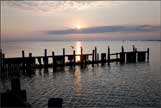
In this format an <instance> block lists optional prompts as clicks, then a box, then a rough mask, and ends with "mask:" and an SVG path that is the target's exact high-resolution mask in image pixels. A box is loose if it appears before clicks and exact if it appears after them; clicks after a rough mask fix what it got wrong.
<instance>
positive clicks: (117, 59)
mask: <svg viewBox="0 0 161 108" xmlns="http://www.w3.org/2000/svg"><path fill="white" fill-rule="evenodd" d="M117 62H118V53H116V64H117Z"/></svg>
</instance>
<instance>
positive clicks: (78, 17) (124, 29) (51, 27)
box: [1, 1, 161, 41]
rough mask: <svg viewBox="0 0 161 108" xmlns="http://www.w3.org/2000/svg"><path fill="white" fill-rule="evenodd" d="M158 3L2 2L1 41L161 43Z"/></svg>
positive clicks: (160, 2)
mask: <svg viewBox="0 0 161 108" xmlns="http://www.w3.org/2000/svg"><path fill="white" fill-rule="evenodd" d="M160 4H161V1H1V38H2V41H15V40H37V41H39V40H161V37H160V34H161V24H160V23H161V22H160V19H161V18H160V16H161V6H160Z"/></svg>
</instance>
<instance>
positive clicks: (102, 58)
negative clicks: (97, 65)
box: [101, 53, 106, 65]
mask: <svg viewBox="0 0 161 108" xmlns="http://www.w3.org/2000/svg"><path fill="white" fill-rule="evenodd" d="M104 63H106V53H101V64H102V65H104Z"/></svg>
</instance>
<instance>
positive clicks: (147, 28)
mask: <svg viewBox="0 0 161 108" xmlns="http://www.w3.org/2000/svg"><path fill="white" fill-rule="evenodd" d="M154 31H161V26H158V25H135V26H121V25H118V26H98V27H89V28H82V29H79V30H78V29H66V30H49V31H45V33H47V34H49V35H68V34H92V33H109V32H110V33H112V32H154Z"/></svg>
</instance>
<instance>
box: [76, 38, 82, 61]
mask: <svg viewBox="0 0 161 108" xmlns="http://www.w3.org/2000/svg"><path fill="white" fill-rule="evenodd" d="M81 45H82V44H81V42H80V41H77V42H76V54H80V53H81V50H80V47H81ZM76 61H80V56H76Z"/></svg>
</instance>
